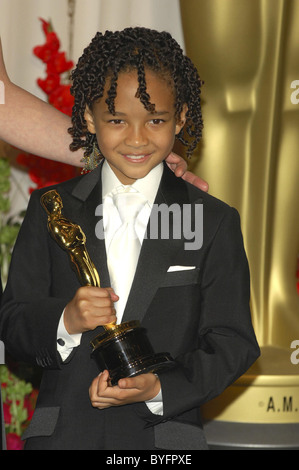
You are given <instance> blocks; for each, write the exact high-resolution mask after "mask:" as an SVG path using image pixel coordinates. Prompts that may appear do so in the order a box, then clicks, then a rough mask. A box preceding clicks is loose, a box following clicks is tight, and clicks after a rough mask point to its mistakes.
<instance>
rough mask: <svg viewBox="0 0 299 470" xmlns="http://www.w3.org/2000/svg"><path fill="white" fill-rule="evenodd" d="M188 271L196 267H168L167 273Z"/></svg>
mask: <svg viewBox="0 0 299 470" xmlns="http://www.w3.org/2000/svg"><path fill="white" fill-rule="evenodd" d="M190 269H196V266H169V268H168V270H167V272H168V273H171V272H173V271H188V270H190Z"/></svg>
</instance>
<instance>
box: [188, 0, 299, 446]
mask: <svg viewBox="0 0 299 470" xmlns="http://www.w3.org/2000/svg"><path fill="white" fill-rule="evenodd" d="M181 13H182V21H183V28H184V35H185V45H186V52H187V54H188V55H189V56H190V57H191V58H192V59H193V61H194V62H195V64H196V65H197V67H198V70H199V73H200V76H201V78H202V79H203V80H204V81H205V85H204V87H203V95H202V96H203V117H204V124H205V127H204V133H203V141H202V144H201V147H200V149H199V151H198V153H197V155H195V156H194V158H193V159H192V161H191V165H190V167H191V169H192V170H193V171H194V172H196V173H198V174H199V175H201V176H202V177H203V178H205V179H206V180H207V181H208V182H209V184H210V193H211V194H213V195H215V196H216V197H219V198H220V199H223V200H224V201H226V202H228V203H229V204H231V205H233V206H235V207H236V208H237V209H238V210H239V212H240V214H241V220H242V229H243V234H244V240H245V246H246V250H247V254H248V258H249V264H250V269H251V279H252V286H251V288H252V296H251V304H252V315H253V323H254V327H255V331H256V334H257V337H258V341H259V344H260V346H261V351H262V354H261V357H260V359H259V360H258V361H257V362H256V364H255V365H254V366H253V367H252V368H251V369H250V370H249V371H248V372H247V373H246V374H245V375H244V376H243V377H241V378H240V379H239V380H238V381H237V382H236V383H235V384H234V385H233V386H232V387H229V389H227V390H226V392H224V393H223V394H222V395H221V396H220V397H219V398H218V399H216V400H213V401H212V402H210V403H209V404H208V405H206V406H205V407H204V416H205V418H206V419H207V420H216V421H219V422H234V423H263V424H265V423H268V424H275V423H277V424H282V423H284V424H289V423H290V425H291V426H294V425H296V426H299V424H298V423H299V364H298V361H296V360H295V361H294V360H293V361H292V357H294V358H295V359H296V357H298V358H299V353H298V355H296V354H294V350H293V349H292V345H295V346H296V344H297V345H298V344H299V341H298V342H297V340H299V296H298V293H297V291H296V266H297V259H298V254H299V221H298V217H299V196H298V189H299V157H298V151H299V104H296V100H294V99H291V96H292V93H294V88H292V86H293V87H294V85H292V82H293V81H294V80H299V2H298V1H297V0H181ZM297 101H298V100H297ZM297 347H298V346H297ZM292 354H293V356H292ZM281 429H282V428H281ZM298 429H299V428H297V432H298ZM297 441H298V439H297ZM298 445H299V444H298Z"/></svg>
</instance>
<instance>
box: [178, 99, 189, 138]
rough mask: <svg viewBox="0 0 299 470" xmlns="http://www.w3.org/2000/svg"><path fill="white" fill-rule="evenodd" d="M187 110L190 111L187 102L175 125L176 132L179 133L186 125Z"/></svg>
mask: <svg viewBox="0 0 299 470" xmlns="http://www.w3.org/2000/svg"><path fill="white" fill-rule="evenodd" d="M187 112H188V106H187V104H186V103H185V104H184V105H183V109H182V111H181V114H180V117H179V119H178V120H177V123H176V126H175V134H176V135H177V134H178V133H179V132H180V131H181V130H182V129H183V127H184V125H185V124H186V115H187Z"/></svg>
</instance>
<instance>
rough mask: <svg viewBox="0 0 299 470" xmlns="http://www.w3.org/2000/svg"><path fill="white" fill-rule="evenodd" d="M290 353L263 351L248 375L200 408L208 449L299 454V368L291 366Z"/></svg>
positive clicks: (281, 350)
mask: <svg viewBox="0 0 299 470" xmlns="http://www.w3.org/2000/svg"><path fill="white" fill-rule="evenodd" d="M292 352H293V350H292V349H281V348H275V347H271V346H266V347H262V348H261V357H260V358H259V359H258V360H257V361H256V363H255V364H254V365H253V366H252V367H251V368H250V369H249V370H248V371H247V372H246V374H244V375H243V376H242V377H240V378H239V379H238V380H237V381H236V382H235V383H234V384H233V385H231V386H230V387H228V388H227V389H226V390H225V391H224V392H223V393H222V394H221V395H220V396H219V397H217V398H215V399H214V400H211V401H210V402H208V403H207V404H205V405H204V406H203V407H202V417H203V420H204V421H205V423H206V424H205V427H206V435H207V439H208V443H210V444H211V443H212V445H215V446H217V445H218V446H220V447H221V446H222V447H225V446H227V447H232V446H234V448H238V447H239V448H244V449H245V448H261V447H262V448H265V449H266V448H274V449H278V448H286V449H288V448H296V449H297V448H299V365H294V364H292V362H291V354H292ZM220 447H219V448H220Z"/></svg>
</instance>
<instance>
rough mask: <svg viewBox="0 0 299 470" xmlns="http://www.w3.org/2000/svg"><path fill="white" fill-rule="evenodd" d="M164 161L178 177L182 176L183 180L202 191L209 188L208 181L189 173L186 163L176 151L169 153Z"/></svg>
mask: <svg viewBox="0 0 299 470" xmlns="http://www.w3.org/2000/svg"><path fill="white" fill-rule="evenodd" d="M165 161H166V163H167V165H168V166H169V168H170V169H171V170H172V171H173V172H174V174H175V175H176V176H177V177H178V178H180V177H181V178H183V180H185V181H187V182H188V183H190V184H193V186H196V187H197V188H199V189H201V190H202V191H205V192H207V191H208V190H209V185H208V183H207V182H206V181H205V180H203V179H202V178H200V177H199V176H197V175H194V173H191V171H188V170H187V163H186V162H185V160H184V159H183V158H182V157H180V156H179V155H177V154H176V153H173V152H172V153H170V154H169V155H168V157H167V158H166V160H165Z"/></svg>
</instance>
